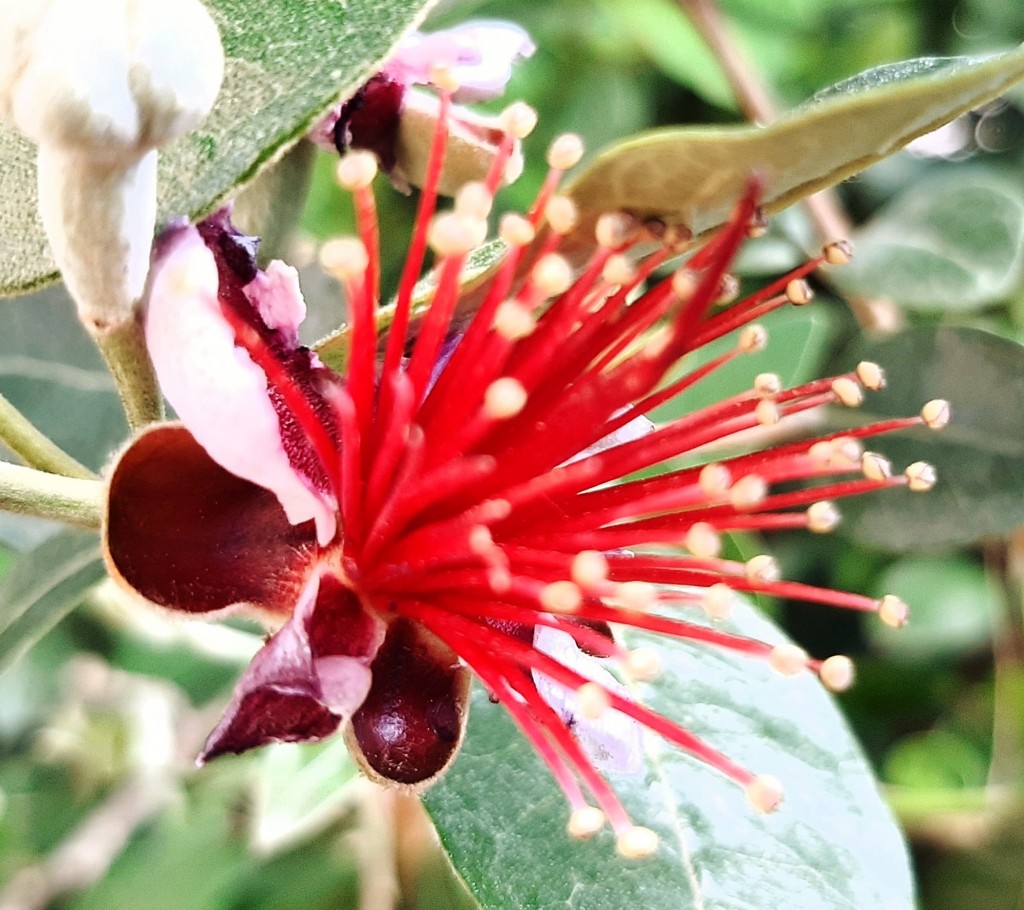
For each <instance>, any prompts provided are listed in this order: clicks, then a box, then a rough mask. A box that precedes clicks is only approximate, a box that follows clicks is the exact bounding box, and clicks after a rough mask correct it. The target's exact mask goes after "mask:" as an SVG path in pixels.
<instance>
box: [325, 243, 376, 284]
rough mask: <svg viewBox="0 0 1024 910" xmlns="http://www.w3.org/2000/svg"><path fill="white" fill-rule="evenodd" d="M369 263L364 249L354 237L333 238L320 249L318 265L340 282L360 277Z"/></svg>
mask: <svg viewBox="0 0 1024 910" xmlns="http://www.w3.org/2000/svg"><path fill="white" fill-rule="evenodd" d="M369 262H370V257H369V254H368V253H367V252H366V247H365V246H364V245H363V242H362V241H361V240H356V238H355V237H335V238H333V239H331V240H328V241H327V242H326V243H325V244H324V245H323V246H322V247H321V248H320V265H321V266H322V267H323V269H324V271H326V272H328V273H329V274H331V275H334V276H335V277H336V278H338V279H339V280H341V281H345V280H347V279H349V278H355V277H356V276H357V275H362V274H363V273H364V272H365V271H366V267H367V265H369Z"/></svg>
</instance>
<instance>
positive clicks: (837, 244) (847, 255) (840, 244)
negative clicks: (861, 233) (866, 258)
mask: <svg viewBox="0 0 1024 910" xmlns="http://www.w3.org/2000/svg"><path fill="white" fill-rule="evenodd" d="M821 254H822V256H824V257H825V261H826V262H827V263H828V264H829V265H846V263H848V262H849V261H850V260H851V259H853V247H852V246H851V245H850V242H849V241H848V240H836V241H834V242H832V243H827V244H825V246H824V247H822V250H821Z"/></svg>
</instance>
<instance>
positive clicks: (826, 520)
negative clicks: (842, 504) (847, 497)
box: [807, 499, 843, 534]
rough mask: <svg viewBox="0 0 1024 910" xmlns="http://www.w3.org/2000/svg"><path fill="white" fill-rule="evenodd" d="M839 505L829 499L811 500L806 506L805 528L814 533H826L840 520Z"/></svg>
mask: <svg viewBox="0 0 1024 910" xmlns="http://www.w3.org/2000/svg"><path fill="white" fill-rule="evenodd" d="M842 517H843V516H842V514H841V513H840V511H839V507H838V506H836V504H835V503H834V502H832V501H831V500H829V499H823V500H821V501H820V502H812V503H811V504H810V505H809V506H808V507H807V529H808V530H809V531H813V532H814V533H815V534H828V533H829V531H832V530H834V529H835V528H836V526H837V525H838V524H839V522H840V521H841V520H842Z"/></svg>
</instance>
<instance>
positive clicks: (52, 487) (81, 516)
mask: <svg viewBox="0 0 1024 910" xmlns="http://www.w3.org/2000/svg"><path fill="white" fill-rule="evenodd" d="M0 509H3V510H5V511H7V512H14V513H15V514H18V515H33V516H35V517H36V518H49V519H52V520H54V521H60V522H63V523H64V524H69V525H77V526H79V527H83V528H98V527H99V526H100V522H101V517H102V514H103V483H102V482H101V481H99V480H83V479H80V478H77V477H61V476H59V475H57V474H47V473H46V472H44V471H37V470H35V469H33V468H23V467H22V466H21V465H16V464H8V463H7V462H0Z"/></svg>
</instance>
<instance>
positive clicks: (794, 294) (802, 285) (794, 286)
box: [786, 278, 814, 306]
mask: <svg viewBox="0 0 1024 910" xmlns="http://www.w3.org/2000/svg"><path fill="white" fill-rule="evenodd" d="M786 299H787V300H788V301H789V302H790V303H792V304H793V305H794V306H803V305H804V304H807V303H810V302H811V301H812V300H814V291H813V290H811V286H810V285H809V284H808V283H807V282H806V281H804V280H803V278H794V279H793V280H792V281H790V282H789V284H787V285H786Z"/></svg>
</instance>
